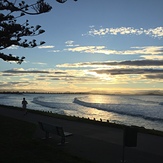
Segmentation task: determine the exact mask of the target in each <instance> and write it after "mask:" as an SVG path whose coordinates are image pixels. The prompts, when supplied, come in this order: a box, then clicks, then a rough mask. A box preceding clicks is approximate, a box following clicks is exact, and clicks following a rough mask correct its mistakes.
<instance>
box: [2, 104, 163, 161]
mask: <svg viewBox="0 0 163 163" xmlns="http://www.w3.org/2000/svg"><path fill="white" fill-rule="evenodd" d="M0 115H1V116H0V130H1V134H0V143H1V146H0V148H1V149H0V150H1V151H3V152H1V155H0V162H34V163H35V162H36V163H37V162H57V163H69V162H79V163H80V162H96V163H119V162H121V159H122V151H123V129H122V128H115V127H108V126H105V125H99V124H93V123H85V122H81V121H71V120H65V119H62V118H54V117H50V116H45V115H41V114H36V113H35V112H31V111H30V112H28V114H27V115H25V116H24V115H23V112H22V111H21V110H17V109H15V108H12V109H9V107H3V106H1V107H0ZM9 117H10V118H9ZM11 117H12V118H14V119H11ZM18 120H19V121H18ZM38 121H43V122H46V123H50V124H55V125H56V124H58V125H60V126H62V127H63V128H64V129H65V130H66V131H69V132H71V133H73V136H71V137H69V138H67V139H66V140H67V141H68V142H69V143H68V144H66V145H64V146H58V142H59V140H60V139H59V138H58V137H57V136H55V135H52V136H53V138H52V139H50V140H48V141H47V140H42V139H41V138H42V137H44V133H43V132H42V131H41V129H40V128H39V127H38ZM27 122H31V123H27ZM125 160H126V162H128V163H155V162H156V163H162V162H163V137H162V136H157V135H152V134H147V133H140V132H139V133H138V137H137V147H125Z"/></svg>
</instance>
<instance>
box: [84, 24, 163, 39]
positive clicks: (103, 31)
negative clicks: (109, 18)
mask: <svg viewBox="0 0 163 163" xmlns="http://www.w3.org/2000/svg"><path fill="white" fill-rule="evenodd" d="M118 34H119V35H142V34H144V35H147V36H150V37H154V38H162V37H163V27H156V28H149V29H144V28H139V29H136V28H134V27H119V28H99V29H95V28H94V26H92V27H91V29H90V30H89V31H88V33H87V34H84V35H90V36H105V35H118ZM84 35H83V36H84Z"/></svg>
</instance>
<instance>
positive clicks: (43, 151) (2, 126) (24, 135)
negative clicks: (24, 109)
mask: <svg viewBox="0 0 163 163" xmlns="http://www.w3.org/2000/svg"><path fill="white" fill-rule="evenodd" d="M35 130H36V126H35V125H34V124H32V123H28V122H25V121H20V120H16V119H13V118H9V117H4V116H0V131H1V134H0V144H1V145H0V151H1V154H0V162H3V163H22V162H23V163H51V162H56V163H74V162H78V163H90V162H89V161H86V160H83V159H82V158H78V157H75V156H72V155H70V154H68V153H65V152H64V151H63V150H62V149H60V148H58V146H56V145H54V144H53V143H47V142H46V141H42V140H40V139H33V134H34V132H35Z"/></svg>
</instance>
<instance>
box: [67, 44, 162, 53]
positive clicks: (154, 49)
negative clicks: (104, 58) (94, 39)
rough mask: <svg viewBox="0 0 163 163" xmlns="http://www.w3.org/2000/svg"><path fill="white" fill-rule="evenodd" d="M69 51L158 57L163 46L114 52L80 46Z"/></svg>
mask: <svg viewBox="0 0 163 163" xmlns="http://www.w3.org/2000/svg"><path fill="white" fill-rule="evenodd" d="M67 51H71V52H80V53H90V54H94V53H97V54H106V55H111V54H117V55H135V54H139V55H141V54H145V55H147V54H152V55H158V54H163V52H162V51H163V46H143V47H131V49H130V50H114V49H107V48H106V47H105V46H80V47H74V48H68V49H67Z"/></svg>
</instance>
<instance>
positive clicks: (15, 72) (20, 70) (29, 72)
mask: <svg viewBox="0 0 163 163" xmlns="http://www.w3.org/2000/svg"><path fill="white" fill-rule="evenodd" d="M3 73H11V74H17V73H18V74H20V73H21V74H31V73H32V74H33V73H36V74H38V73H49V71H40V70H24V69H11V70H6V71H3Z"/></svg>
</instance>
